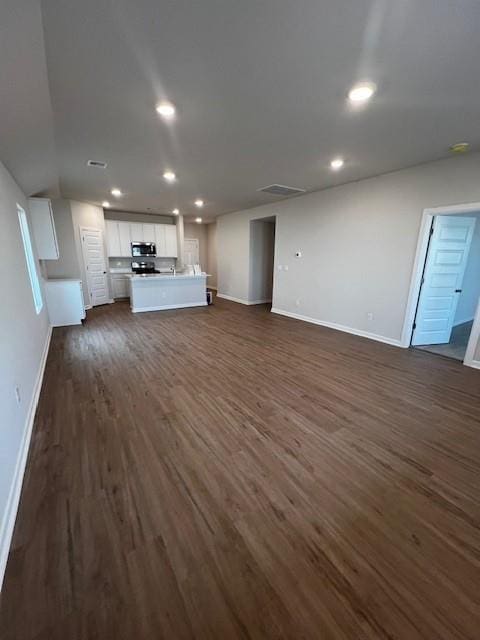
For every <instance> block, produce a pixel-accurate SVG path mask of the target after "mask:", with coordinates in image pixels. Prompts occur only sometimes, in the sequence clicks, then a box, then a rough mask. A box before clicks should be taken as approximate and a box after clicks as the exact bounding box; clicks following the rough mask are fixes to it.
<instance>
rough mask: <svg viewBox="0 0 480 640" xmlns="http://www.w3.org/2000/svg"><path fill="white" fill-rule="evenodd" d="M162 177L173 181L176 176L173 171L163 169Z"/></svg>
mask: <svg viewBox="0 0 480 640" xmlns="http://www.w3.org/2000/svg"><path fill="white" fill-rule="evenodd" d="M163 177H164V178H165V180H166V181H167V182H174V181H175V179H176V177H177V176H176V175H175V174H174V173H173V171H165V173H164V174H163Z"/></svg>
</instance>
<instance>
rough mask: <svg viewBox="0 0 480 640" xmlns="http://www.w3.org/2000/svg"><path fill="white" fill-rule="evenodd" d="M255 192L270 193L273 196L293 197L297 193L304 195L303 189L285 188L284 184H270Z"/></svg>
mask: <svg viewBox="0 0 480 640" xmlns="http://www.w3.org/2000/svg"><path fill="white" fill-rule="evenodd" d="M257 191H263V193H271V194H272V195H274V196H294V195H295V194H297V193H305V189H297V188H296V187H286V186H285V185H284V184H271V185H270V186H268V187H262V188H261V189H257Z"/></svg>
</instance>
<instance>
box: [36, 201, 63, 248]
mask: <svg viewBox="0 0 480 640" xmlns="http://www.w3.org/2000/svg"><path fill="white" fill-rule="evenodd" d="M29 208H30V215H31V220H32V230H33V236H34V238H35V245H36V247H37V255H38V257H39V259H40V260H58V258H59V257H60V253H59V251H58V242H57V234H56V233H55V222H54V219H53V210H52V203H51V202H50V200H49V199H48V198H29Z"/></svg>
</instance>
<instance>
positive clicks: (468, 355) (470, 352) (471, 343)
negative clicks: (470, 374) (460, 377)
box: [463, 299, 480, 368]
mask: <svg viewBox="0 0 480 640" xmlns="http://www.w3.org/2000/svg"><path fill="white" fill-rule="evenodd" d="M479 341H480V299H479V301H478V304H477V310H476V312H475V318H474V319H473V325H472V330H471V331H470V338H469V339H468V344H467V350H466V351H465V357H464V359H463V364H466V365H467V367H473V368H480V367H478V366H477V364H478V360H474V359H473V357H474V355H475V350H476V348H477V345H478V344H479ZM475 363H477V364H475Z"/></svg>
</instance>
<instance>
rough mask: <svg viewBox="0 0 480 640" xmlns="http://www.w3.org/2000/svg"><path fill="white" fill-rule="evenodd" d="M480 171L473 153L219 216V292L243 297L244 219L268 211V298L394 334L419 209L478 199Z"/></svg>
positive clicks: (357, 327) (289, 308)
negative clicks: (272, 231) (271, 254)
mask: <svg viewBox="0 0 480 640" xmlns="http://www.w3.org/2000/svg"><path fill="white" fill-rule="evenodd" d="M479 175H480V154H471V155H468V156H464V157H455V158H449V159H446V160H441V161H437V162H432V163H428V164H425V165H422V166H419V167H415V168H411V169H405V170H403V171H397V172H394V173H390V174H387V175H384V176H380V177H378V178H371V179H368V180H362V181H360V182H356V183H351V184H348V185H344V186H340V187H336V188H332V189H327V190H324V191H319V192H316V193H312V194H307V195H305V196H300V197H296V198H292V199H288V200H283V201H281V202H278V203H276V204H270V205H266V206H263V207H257V208H255V209H250V210H247V211H240V212H237V213H232V214H228V215H224V216H220V217H219V218H218V219H217V228H218V282H219V285H218V286H219V293H223V294H227V295H230V296H233V297H235V298H240V299H245V300H249V251H250V249H249V222H250V220H252V219H257V218H262V217H269V216H272V215H276V216H277V225H276V242H275V261H276V265H277V269H276V271H275V278H274V291H273V306H274V307H276V308H278V309H280V310H282V311H285V312H287V313H295V314H299V315H303V316H306V317H309V318H312V319H313V320H317V321H320V322H325V323H332V324H337V325H341V326H343V327H346V328H349V329H352V330H354V331H364V332H367V333H370V334H373V335H374V336H378V337H380V338H384V339H386V340H390V341H393V342H395V343H396V342H397V341H399V340H400V339H401V334H402V325H403V321H404V316H405V308H406V304H407V297H408V292H409V287H410V281H411V275H412V267H413V261H414V256H415V250H416V245H417V241H418V233H419V227H420V221H421V217H422V212H423V209H424V208H426V207H433V206H440V205H447V204H458V203H462V202H475V201H480V181H479V179H478V176H479ZM297 250H300V251H302V254H303V257H302V258H300V259H297V258H295V257H294V254H295V251H297ZM280 265H282V267H284V266H285V265H288V267H289V269H288V271H285V270H282V271H279V270H278V266H280ZM297 301H298V304H296V302H297ZM369 313H372V314H373V319H372V320H369V317H368V315H367V314H369ZM479 351H480V347H479Z"/></svg>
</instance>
